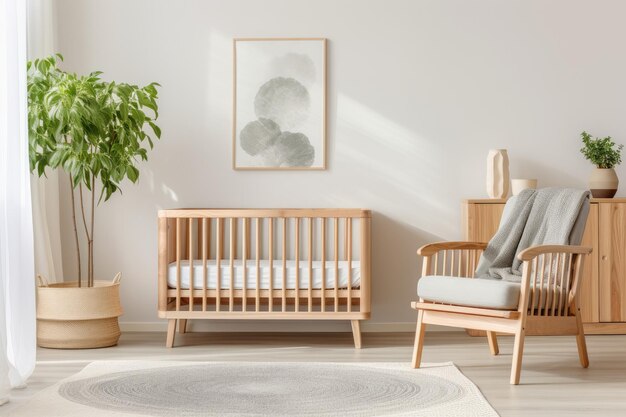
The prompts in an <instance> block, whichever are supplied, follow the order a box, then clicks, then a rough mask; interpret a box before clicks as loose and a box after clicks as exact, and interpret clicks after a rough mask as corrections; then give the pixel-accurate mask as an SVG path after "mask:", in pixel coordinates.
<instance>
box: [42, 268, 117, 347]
mask: <svg viewBox="0 0 626 417" xmlns="http://www.w3.org/2000/svg"><path fill="white" fill-rule="evenodd" d="M119 287H120V284H119V280H117V279H116V280H113V281H95V282H94V286H93V287H84V286H83V287H80V288H79V287H78V285H77V282H76V281H73V282H60V283H55V284H49V285H46V284H43V285H39V286H38V287H37V344H38V345H39V346H41V347H45V348H56V349H86V348H101V347H107V346H114V345H116V344H117V341H118V340H119V338H120V334H121V333H120V326H119V323H118V317H119V316H121V315H122V306H121V304H120V291H119Z"/></svg>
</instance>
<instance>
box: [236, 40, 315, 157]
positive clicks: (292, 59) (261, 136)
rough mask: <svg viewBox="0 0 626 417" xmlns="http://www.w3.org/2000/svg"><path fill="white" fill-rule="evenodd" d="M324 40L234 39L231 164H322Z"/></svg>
mask: <svg viewBox="0 0 626 417" xmlns="http://www.w3.org/2000/svg"><path fill="white" fill-rule="evenodd" d="M325 55H326V54H325V40H324V39H238V40H235V86H234V87H235V114H234V119H235V123H234V132H233V136H234V141H235V142H234V155H233V156H234V158H233V162H234V167H235V168H237V169H323V168H325V161H324V157H325V155H324V154H325V151H324V145H325V144H324V142H325V138H324V136H325V126H324V123H325V120H324V112H325V108H324V107H325V83H326V80H325V70H324V68H325V65H326V64H325Z"/></svg>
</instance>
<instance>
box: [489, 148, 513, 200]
mask: <svg viewBox="0 0 626 417" xmlns="http://www.w3.org/2000/svg"><path fill="white" fill-rule="evenodd" d="M509 182H510V176H509V155H508V154H507V152H506V149H492V150H490V151H489V154H488V155H487V181H486V185H487V195H488V196H489V197H490V198H505V197H507V196H508V195H509Z"/></svg>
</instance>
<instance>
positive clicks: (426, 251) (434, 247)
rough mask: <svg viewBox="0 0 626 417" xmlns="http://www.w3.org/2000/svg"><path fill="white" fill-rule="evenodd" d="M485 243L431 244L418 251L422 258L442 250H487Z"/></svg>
mask: <svg viewBox="0 0 626 417" xmlns="http://www.w3.org/2000/svg"><path fill="white" fill-rule="evenodd" d="M486 247H487V244H486V243H484V242H435V243H429V244H426V245H424V246H422V247H421V248H419V249H418V250H417V254H418V255H420V256H431V255H434V254H435V253H437V252H439V251H442V250H459V249H460V250H485V248H486Z"/></svg>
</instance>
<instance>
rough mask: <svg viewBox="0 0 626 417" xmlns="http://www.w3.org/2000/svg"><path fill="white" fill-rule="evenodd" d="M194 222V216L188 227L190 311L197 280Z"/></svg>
mask: <svg viewBox="0 0 626 417" xmlns="http://www.w3.org/2000/svg"><path fill="white" fill-rule="evenodd" d="M193 223H194V219H193V217H192V218H190V219H189V228H188V234H189V236H188V237H189V250H188V251H187V252H188V255H189V295H190V297H189V311H193V290H194V284H195V280H194V278H195V277H194V274H193Z"/></svg>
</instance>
